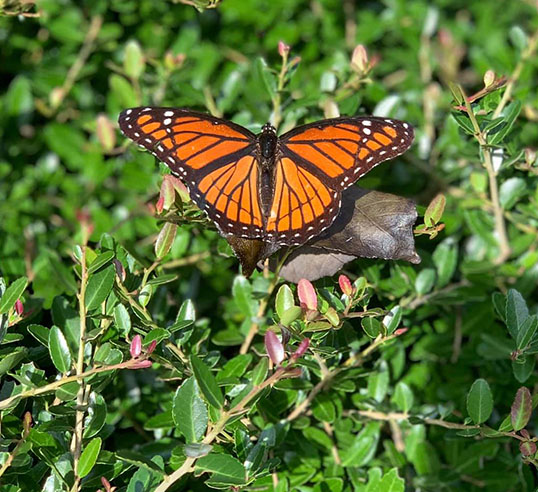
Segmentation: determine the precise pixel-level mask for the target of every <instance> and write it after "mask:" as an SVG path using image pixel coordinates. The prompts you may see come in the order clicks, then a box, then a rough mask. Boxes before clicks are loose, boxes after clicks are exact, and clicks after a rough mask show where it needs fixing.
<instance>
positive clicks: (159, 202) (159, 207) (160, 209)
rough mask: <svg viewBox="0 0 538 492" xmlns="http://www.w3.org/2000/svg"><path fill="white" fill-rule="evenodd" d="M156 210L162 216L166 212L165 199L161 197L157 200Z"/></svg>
mask: <svg viewBox="0 0 538 492" xmlns="http://www.w3.org/2000/svg"><path fill="white" fill-rule="evenodd" d="M155 210H157V213H158V214H162V213H163V210H164V197H163V196H160V197H159V199H158V200H157V203H156V204H155Z"/></svg>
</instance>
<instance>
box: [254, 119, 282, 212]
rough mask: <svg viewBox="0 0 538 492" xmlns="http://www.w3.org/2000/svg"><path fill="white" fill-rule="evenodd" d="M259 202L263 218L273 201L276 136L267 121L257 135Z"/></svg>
mask: <svg viewBox="0 0 538 492" xmlns="http://www.w3.org/2000/svg"><path fill="white" fill-rule="evenodd" d="M258 146H259V153H260V156H259V162H260V166H259V173H260V176H259V180H260V182H259V186H260V202H261V207H262V213H263V216H264V218H266V217H267V216H268V215H269V211H270V209H271V202H272V201H273V191H274V175H275V160H276V153H277V146H278V138H277V136H276V130H275V128H274V127H273V126H272V125H270V124H269V123H267V124H266V125H264V126H263V128H262V132H261V133H260V134H259V135H258Z"/></svg>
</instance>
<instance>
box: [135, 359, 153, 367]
mask: <svg viewBox="0 0 538 492" xmlns="http://www.w3.org/2000/svg"><path fill="white" fill-rule="evenodd" d="M152 364H153V362H151V361H150V360H147V359H145V360H141V361H138V362H135V363H134V364H133V365H132V366H131V369H147V368H148V367H151V365H152Z"/></svg>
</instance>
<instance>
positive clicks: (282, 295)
mask: <svg viewBox="0 0 538 492" xmlns="http://www.w3.org/2000/svg"><path fill="white" fill-rule="evenodd" d="M294 305H295V301H294V299H293V292H292V291H291V289H290V288H289V286H288V285H287V284H284V285H282V286H281V287H280V289H278V292H277V293H276V299H275V308H276V313H277V314H278V317H279V318H281V319H282V316H283V315H284V313H285V312H286V311H287V310H288V309H290V308H292V307H293V306H294ZM284 326H287V325H284Z"/></svg>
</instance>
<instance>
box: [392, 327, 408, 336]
mask: <svg viewBox="0 0 538 492" xmlns="http://www.w3.org/2000/svg"><path fill="white" fill-rule="evenodd" d="M407 330H409V328H398V329H397V330H395V331H394V335H396V336H397V337H399V336H400V335H403V334H404V333H405V332H406V331H407Z"/></svg>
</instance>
